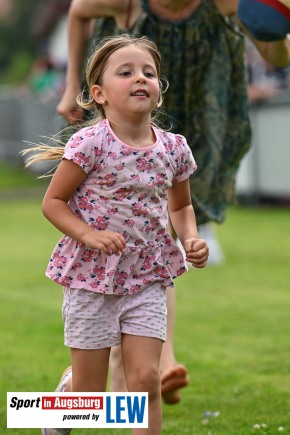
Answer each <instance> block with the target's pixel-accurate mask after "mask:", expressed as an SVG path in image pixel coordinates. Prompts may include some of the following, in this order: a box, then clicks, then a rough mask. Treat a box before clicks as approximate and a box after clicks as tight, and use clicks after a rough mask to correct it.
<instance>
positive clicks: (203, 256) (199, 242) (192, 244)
mask: <svg viewBox="0 0 290 435" xmlns="http://www.w3.org/2000/svg"><path fill="white" fill-rule="evenodd" d="M183 247H184V250H185V253H186V261H188V262H189V263H191V264H192V265H193V266H194V267H198V268H202V267H205V266H206V263H207V260H208V255H209V249H208V246H207V243H206V241H205V240H203V239H194V238H192V239H187V240H185V242H184V246H183Z"/></svg>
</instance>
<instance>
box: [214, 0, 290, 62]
mask: <svg viewBox="0 0 290 435" xmlns="http://www.w3.org/2000/svg"><path fill="white" fill-rule="evenodd" d="M238 2H239V0H215V4H216V6H217V8H218V9H219V10H220V12H221V14H222V15H223V16H225V17H226V16H230V15H231V16H233V17H234V19H235V20H236V22H237V23H238V25H239V26H240V28H241V29H242V30H243V31H244V32H245V33H246V35H247V36H248V37H249V39H250V40H251V41H252V42H253V43H254V44H255V46H256V47H257V49H258V51H259V52H260V54H261V56H262V57H263V58H264V59H265V60H266V61H267V62H269V63H271V64H272V65H275V66H278V67H285V66H287V65H289V63H290V39H289V37H288V36H287V37H285V38H284V39H283V40H279V41H273V42H264V41H258V40H257V39H255V38H253V36H252V35H251V33H250V32H249V30H248V29H246V28H245V26H243V24H242V23H241V22H240V20H239V19H238V18H237V16H236V13H237V7H238Z"/></svg>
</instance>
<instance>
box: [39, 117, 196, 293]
mask: <svg viewBox="0 0 290 435" xmlns="http://www.w3.org/2000/svg"><path fill="white" fill-rule="evenodd" d="M152 129H153V130H154V133H155V136H156V143H155V144H154V145H153V146H151V147H148V148H133V147H129V146H128V145H126V144H124V143H123V142H122V141H120V139H118V138H117V137H116V135H115V134H114V132H113V131H112V129H111V127H110V124H109V122H108V121H107V120H104V121H101V122H99V123H98V124H96V125H95V126H93V127H85V128H83V129H82V130H80V131H78V132H77V133H76V134H74V135H73V136H72V137H71V139H70V140H69V142H68V144H67V146H66V149H65V153H64V158H65V159H68V160H71V161H73V162H74V163H76V164H77V165H79V166H80V167H81V168H82V169H83V170H84V171H85V172H86V174H87V178H86V180H85V181H84V182H83V183H82V184H81V185H80V186H79V188H78V189H77V190H76V192H75V193H74V195H73V196H72V197H71V198H70V201H69V206H70V208H71V209H72V211H73V212H74V213H75V214H76V215H77V216H78V217H79V218H80V219H82V220H83V221H85V222H86V223H88V224H89V225H90V226H91V227H92V228H94V229H95V230H96V231H103V230H110V231H115V232H119V233H121V234H122V235H123V236H124V238H125V240H126V249H125V251H124V252H123V253H122V254H121V255H111V256H107V255H105V254H104V253H102V252H101V251H99V250H94V249H88V248H86V247H85V246H84V245H83V244H82V243H80V242H76V241H75V240H73V239H71V238H70V237H68V236H64V237H63V238H62V239H61V240H60V241H59V243H58V244H57V246H56V248H55V250H54V252H53V254H52V256H51V259H50V262H49V265H48V268H47V272H46V274H47V276H49V277H50V278H51V279H53V280H54V281H56V282H57V283H58V284H60V285H62V286H66V287H73V288H85V289H88V290H92V291H96V292H100V293H108V294H120V295H121V294H132V293H135V292H137V291H141V290H143V289H144V288H146V287H147V286H148V285H151V284H153V283H154V282H159V283H162V285H164V286H172V285H173V281H172V280H173V279H174V278H176V277H177V276H179V275H181V274H182V273H184V272H185V271H186V270H187V267H186V263H185V260H184V257H183V254H182V253H181V251H180V249H179V248H178V247H177V245H176V243H175V242H174V240H173V239H172V238H171V237H170V235H169V234H168V233H167V232H166V228H167V225H168V213H167V191H168V188H169V187H170V186H172V183H175V182H179V181H183V180H185V179H187V178H188V177H189V175H190V174H192V173H193V172H194V171H195V169H196V163H195V161H194V158H193V156H192V153H191V151H190V149H189V147H188V145H187V142H186V140H185V138H184V137H183V136H181V135H175V134H173V133H168V132H165V131H163V130H161V129H159V128H156V127H152Z"/></svg>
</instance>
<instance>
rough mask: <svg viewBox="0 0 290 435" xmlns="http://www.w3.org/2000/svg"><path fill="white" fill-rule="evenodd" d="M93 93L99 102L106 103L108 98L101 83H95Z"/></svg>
mask: <svg viewBox="0 0 290 435" xmlns="http://www.w3.org/2000/svg"><path fill="white" fill-rule="evenodd" d="M91 94H92V97H93V99H94V100H95V102H96V103H97V104H101V105H102V104H105V102H106V100H105V97H104V95H103V92H102V88H101V86H100V85H93V86H92V89H91Z"/></svg>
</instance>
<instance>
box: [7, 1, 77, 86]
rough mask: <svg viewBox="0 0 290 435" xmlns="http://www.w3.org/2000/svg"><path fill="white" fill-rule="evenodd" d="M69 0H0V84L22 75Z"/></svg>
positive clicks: (44, 43) (22, 76) (16, 79)
mask: <svg viewBox="0 0 290 435" xmlns="http://www.w3.org/2000/svg"><path fill="white" fill-rule="evenodd" d="M69 3H70V0H25V1H23V0H5V1H4V0H0V82H1V83H2V84H3V83H4V84H15V83H18V82H19V81H21V80H23V79H25V77H26V75H27V74H28V72H29V70H30V67H31V65H32V63H33V61H34V59H35V56H36V55H38V54H41V53H42V52H43V53H44V52H45V50H46V43H47V38H48V37H49V35H50V33H51V31H52V30H53V28H54V25H55V24H56V22H57V18H58V17H59V16H60V15H61V14H63V13H66V11H67V9H68V7H69ZM7 4H9V5H10V7H7ZM1 6H3V7H2V8H1ZM1 11H2V12H3V13H1Z"/></svg>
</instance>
